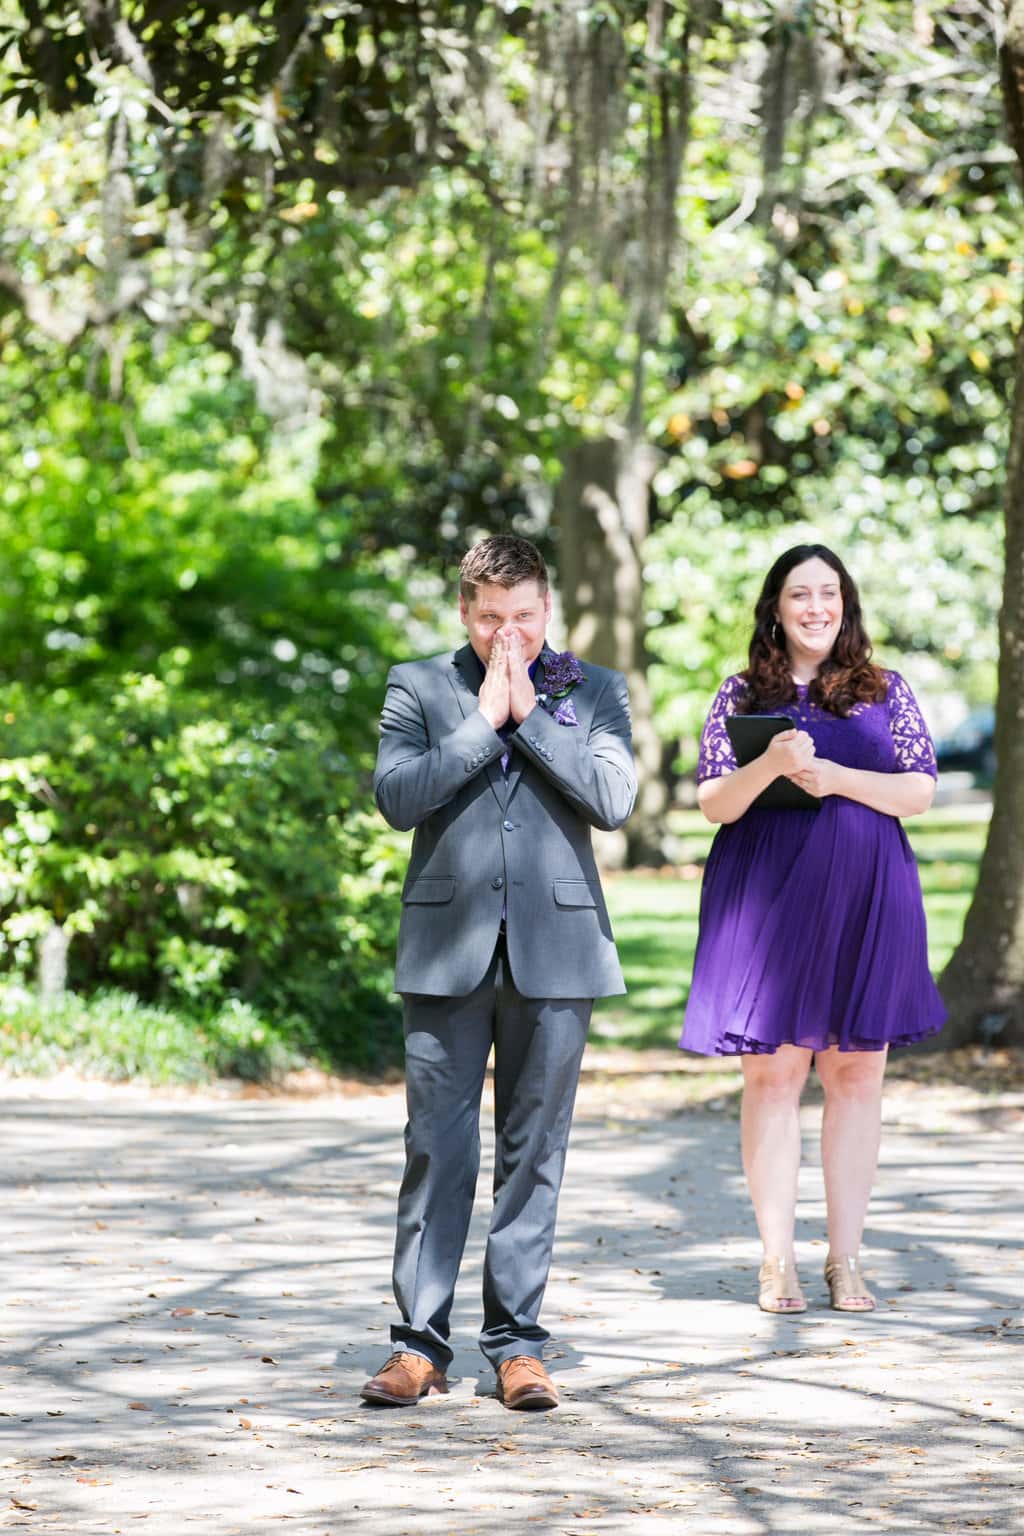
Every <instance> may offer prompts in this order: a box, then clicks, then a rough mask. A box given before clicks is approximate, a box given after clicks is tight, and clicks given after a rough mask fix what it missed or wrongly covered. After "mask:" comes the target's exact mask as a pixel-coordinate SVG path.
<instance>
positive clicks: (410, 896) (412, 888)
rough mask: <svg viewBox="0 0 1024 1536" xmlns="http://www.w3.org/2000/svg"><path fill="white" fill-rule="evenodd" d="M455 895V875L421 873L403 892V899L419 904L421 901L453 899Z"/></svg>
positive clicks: (408, 902) (407, 902)
mask: <svg viewBox="0 0 1024 1536" xmlns="http://www.w3.org/2000/svg"><path fill="white" fill-rule="evenodd" d="M454 895H455V876H454V875H421V876H420V878H419V879H418V880H413V881H412V883H411V884H410V885H409V886H408V887H407V888H406V889H405V890H404V891H403V892H402V900H403V901H404V902H405V903H406V904H407V905H408V904H417V905H418V904H419V903H420V902H444V901H451V899H452V897H453V896H454Z"/></svg>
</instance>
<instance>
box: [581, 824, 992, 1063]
mask: <svg viewBox="0 0 1024 1536" xmlns="http://www.w3.org/2000/svg"><path fill="white" fill-rule="evenodd" d="M988 811H989V807H988V806H987V805H974V804H970V805H953V806H950V805H947V806H941V807H939V808H937V809H935V810H932V811H929V813H928V814H927V815H926V816H921V817H917V818H915V819H913V820H911V821H908V822H907V823H906V827H907V832H908V834H909V836H910V840H911V843H912V844H913V847H914V852H915V854H916V855H917V860H918V865H919V867H920V871H921V886H922V889H923V891H924V899H925V909H926V911H927V914H928V953H929V959H930V961H931V966H932V970H933V971H934V972H935V974H936V975H938V973H939V972H940V971H941V970H942V968H943V966H944V965H945V963H946V961H947V960H948V958H949V956H950V954H951V953H952V951H953V948H954V946H955V945H956V942H957V940H958V939H959V937H960V930H961V927H962V926H963V920H964V914H965V912H966V911H967V905H968V902H969V901H970V897H971V892H972V891H973V889H974V882H975V878H976V875H977V866H978V858H979V856H980V854H981V850H982V847H983V845H984V841H985V833H986V828H987V822H988ZM673 830H674V831H675V832H677V834H678V835H679V836H680V838H681V839H682V845H683V854H682V860H681V862H680V864H679V866H678V867H677V868H676V869H674V870H672V871H671V872H668V873H661V872H658V873H654V872H649V873H637V874H622V875H615V876H612V877H609V878H606V879H605V893H606V895H607V898H608V907H609V910H610V912H611V918H612V925H613V927H614V929H615V937H616V939H617V940H618V944H619V953H620V955H621V956H622V964H623V969H624V970H625V973H626V984H627V986H628V987H629V993H628V995H627V996H626V997H612V998H608V999H606V1000H604V1001H603V1002H600V1003H598V1005H597V1009H596V1010H595V1015H594V1024H593V1029H592V1031H591V1041H592V1043H593V1044H594V1045H595V1046H600V1045H601V1044H608V1045H617V1046H623V1045H626V1046H634V1047H636V1048H638V1049H644V1048H647V1047H651V1046H668V1045H675V1043H676V1041H677V1040H678V1038H679V1030H680V1027H681V1023H682V1017H683V1006H684V1004H685V1002H686V996H687V992H688V990H689V984H690V972H691V969H692V966H693V951H694V947H695V945H696V942H697V913H698V910H699V906H700V882H701V870H702V866H703V861H704V859H705V858H706V857H707V851H708V849H709V848H710V846H711V840H712V837H713V836H714V829H713V828H712V827H710V826H708V824H707V823H706V822H705V821H704V818H703V817H702V816H701V815H700V813H699V812H698V811H683V812H678V813H676V815H675V817H674V818H673Z"/></svg>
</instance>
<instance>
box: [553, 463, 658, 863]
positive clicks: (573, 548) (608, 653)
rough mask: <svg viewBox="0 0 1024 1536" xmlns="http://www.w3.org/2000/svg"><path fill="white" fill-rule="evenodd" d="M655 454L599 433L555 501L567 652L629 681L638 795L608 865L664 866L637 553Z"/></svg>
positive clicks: (607, 847) (567, 469) (606, 855)
mask: <svg viewBox="0 0 1024 1536" xmlns="http://www.w3.org/2000/svg"><path fill="white" fill-rule="evenodd" d="M658 462H659V456H658V453H657V451H656V450H655V449H654V448H652V447H651V446H650V444H648V443H644V442H642V441H636V440H633V439H630V438H628V437H623V438H621V439H618V438H612V437H604V438H600V439H598V440H596V441H593V442H584V443H580V444H578V445H577V446H576V447H575V448H573V449H572V450H570V452H569V453H568V454H567V455H566V459H565V466H564V473H563V476H562V479H561V482H560V483H559V486H558V490H557V492H556V495H555V517H556V521H557V526H558V537H559V554H558V572H559V585H560V588H561V592H562V599H563V602H564V604H565V618H566V625H567V628H568V632H569V646H570V648H571V649H572V650H574V651H576V652H577V653H578V654H579V655H580V656H582V657H583V658H584V659H585V660H587V661H593V662H596V663H597V665H598V666H602V667H614V668H615V670H616V671H618V672H622V673H624V674H625V676H626V680H627V682H628V683H629V696H630V707H631V711H632V716H633V750H634V752H635V754H636V763H637V774H638V777H639V781H640V790H639V795H638V797H637V807H636V810H635V811H634V813H633V815H632V817H631V818H630V820H629V821H628V822H627V823H626V826H625V828H624V831H623V833H614V834H606V835H604V836H603V837H602V839H601V843H600V849H599V851H600V853H601V857H602V861H603V862H604V863H605V864H610V865H615V864H620V865H621V864H623V863H628V864H634V865H635V864H661V863H663V862H664V861H665V858H666V857H667V854H666V836H667V834H666V828H665V811H666V808H667V805H668V792H667V788H666V785H665V780H664V776H663V773H662V746H661V742H660V740H659V738H658V735H657V733H656V732H655V729H654V722H653V719H652V715H651V695H650V690H649V688H648V685H647V650H646V637H645V632H644V630H645V626H644V584H643V567H642V562H641V552H642V547H643V541H644V539H645V538H646V537H647V531H648V527H649V514H648V504H649V499H650V495H651V481H652V480H653V478H654V474H655V471H656V470H657V467H658Z"/></svg>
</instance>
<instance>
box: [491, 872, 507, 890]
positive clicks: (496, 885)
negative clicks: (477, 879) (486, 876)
mask: <svg viewBox="0 0 1024 1536" xmlns="http://www.w3.org/2000/svg"><path fill="white" fill-rule="evenodd" d="M504 884H505V882H504V880H503V879H502V878H501V876H500V875H495V877H494V879H493V880H492V881H491V888H492V890H495V891H500V890H501V888H502V886H503V885H504Z"/></svg>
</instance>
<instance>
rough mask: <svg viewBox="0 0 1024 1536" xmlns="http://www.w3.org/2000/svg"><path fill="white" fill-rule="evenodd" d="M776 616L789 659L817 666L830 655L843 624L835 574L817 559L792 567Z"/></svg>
mask: <svg viewBox="0 0 1024 1536" xmlns="http://www.w3.org/2000/svg"><path fill="white" fill-rule="evenodd" d="M776 616H777V618H778V621H779V623H780V624H781V625H782V629H783V633H784V634H785V636H786V649H787V650H788V652H789V656H790V660H791V661H793V662H803V663H805V664H808V663H809V664H811V665H813V666H815V667H819V666H820V665H821V664H822V662H823V661H827V660H828V658H829V656H830V655H831V654H832V647H833V646H834V645H835V643H836V640H837V638H838V635H839V629H840V626H841V625H842V622H843V597H842V588H841V587H840V584H839V573H838V571H834V570H833V569H832V567H831V566H830V565H826V564H825V562H824V560H819V559H818V558H817V556H815V558H814V559H813V560H805V561H804V563H803V564H802V565H795V566H794V567H793V569H792V570H791V571H790V573H789V575H788V576H787V577H786V579H785V581H784V582H783V585H782V591H781V592H780V593H779V602H778V609H777V615H776Z"/></svg>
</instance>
